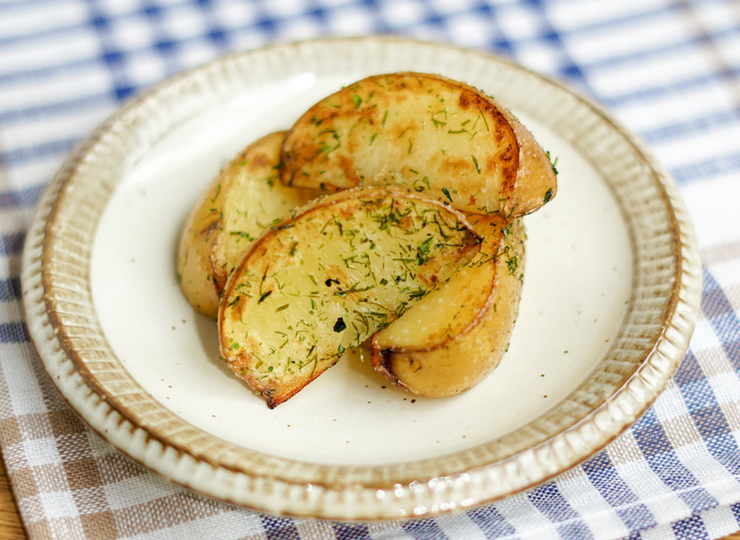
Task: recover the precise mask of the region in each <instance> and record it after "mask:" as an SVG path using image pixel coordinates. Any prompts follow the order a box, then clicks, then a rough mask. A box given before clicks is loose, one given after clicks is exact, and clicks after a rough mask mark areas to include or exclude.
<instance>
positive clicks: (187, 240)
mask: <svg viewBox="0 0 740 540" xmlns="http://www.w3.org/2000/svg"><path fill="white" fill-rule="evenodd" d="M223 194H224V193H223V189H222V181H221V178H220V176H217V177H216V178H214V179H213V180H212V181H211V183H210V185H209V186H208V189H206V191H205V192H204V193H203V195H202V196H201V197H200V199H199V200H198V203H197V204H196V205H195V207H194V208H193V210H191V212H190V214H189V215H188V217H187V220H186V221H185V227H184V228H183V231H182V235H181V236H180V241H179V244H178V249H177V265H176V268H177V281H178V283H179V284H180V289H181V290H182V293H183V295H184V296H185V299H186V300H187V301H188V302H189V303H190V305H191V306H193V308H195V310H196V311H198V312H200V313H202V314H203V315H206V316H208V317H215V316H216V313H217V312H218V302H219V293H218V291H217V290H216V287H215V282H214V279H213V268H212V267H211V250H212V249H213V243H214V242H215V240H216V235H217V234H218V232H219V230H220V228H221V208H222V204H223Z"/></svg>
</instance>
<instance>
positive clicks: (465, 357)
mask: <svg viewBox="0 0 740 540" xmlns="http://www.w3.org/2000/svg"><path fill="white" fill-rule="evenodd" d="M476 230H479V229H478V228H476ZM499 231H501V232H500V234H496V233H494V234H493V235H491V236H488V237H486V238H485V239H484V246H483V248H482V250H481V251H487V252H489V253H490V252H491V250H492V251H493V252H495V253H496V258H495V259H494V260H493V265H492V266H493V280H492V281H491V282H487V281H486V280H487V279H488V277H487V276H488V275H490V274H486V273H484V272H480V273H479V274H478V275H477V277H478V279H480V281H470V282H468V283H467V285H468V286H469V288H471V289H473V288H474V289H476V290H479V291H481V293H480V295H479V296H478V298H477V299H476V301H475V305H476V306H482V307H481V309H480V310H479V311H478V312H477V313H476V314H475V316H474V317H473V318H472V319H470V314H471V310H467V309H466V310H465V311H463V316H462V317H460V318H458V320H457V323H455V318H456V317H455V315H456V313H455V311H454V310H452V309H450V311H448V312H447V313H446V314H445V313H439V315H440V317H441V319H440V320H439V321H437V323H436V327H437V328H438V329H439V328H443V327H444V325H445V322H447V321H450V327H451V329H450V331H449V332H442V333H440V332H436V333H435V332H434V331H433V329H432V330H426V331H425V330H420V331H417V332H415V333H414V332H412V331H411V329H412V328H413V327H414V326H415V325H417V324H420V322H421V320H422V319H424V320H426V319H425V317H427V316H428V315H429V312H430V311H432V310H426V312H425V313H424V312H422V313H420V311H421V310H420V308H422V309H423V307H424V304H425V303H432V304H434V306H435V307H436V306H444V305H445V304H446V305H447V306H448V307H450V306H451V304H453V303H454V302H455V296H454V292H455V291H456V290H458V289H460V288H464V287H465V285H462V282H461V281H459V280H462V279H465V274H463V273H460V274H458V275H456V276H454V277H453V278H452V279H451V280H450V282H449V283H448V284H447V286H446V287H444V288H440V289H438V290H436V291H433V292H432V293H430V294H429V295H428V296H427V297H426V298H424V299H423V300H422V301H421V302H419V303H418V304H416V305H415V306H414V307H413V308H412V309H410V310H409V311H408V312H407V313H406V314H405V315H404V316H403V317H401V318H400V319H398V320H397V321H395V322H394V323H393V324H391V325H389V326H388V327H387V328H386V329H385V330H383V331H381V332H379V333H378V334H376V335H375V336H373V340H372V344H371V358H372V363H373V367H374V368H375V369H376V370H377V371H379V372H381V373H383V374H385V375H386V376H387V377H388V378H389V379H390V380H391V381H393V382H394V383H395V384H397V385H398V386H400V387H402V388H404V389H406V390H408V391H410V392H412V393H415V394H417V395H421V396H426V397H447V396H452V395H455V394H458V393H460V392H464V391H466V390H468V389H470V388H471V387H473V386H475V385H476V384H478V383H479V382H480V381H481V380H483V379H484V378H485V377H486V376H487V375H488V374H489V373H490V372H491V371H493V369H495V368H496V367H497V366H498V364H499V363H500V361H501V359H502V357H503V355H504V353H505V352H506V350H507V349H508V344H509V339H510V337H511V333H512V330H513V328H514V323H515V321H516V317H517V313H518V309H519V300H520V297H521V288H522V278H523V271H524V238H525V232H524V227H523V225H522V223H521V220H520V219H517V220H514V221H513V222H511V223H509V224H507V225H506V226H505V227H503V230H502V229H501V228H499ZM492 244H493V246H492ZM486 266H491V264H490V263H488V264H487V265H486ZM468 277H470V276H468ZM407 316H411V318H410V319H406V317H407ZM465 321H467V322H468V324H467V326H465V325H464V322H465ZM421 328H424V327H423V326H422V327H421ZM427 328H428V326H427ZM453 329H454V330H453Z"/></svg>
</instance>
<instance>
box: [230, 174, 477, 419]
mask: <svg viewBox="0 0 740 540" xmlns="http://www.w3.org/2000/svg"><path fill="white" fill-rule="evenodd" d="M480 242H481V238H480V237H479V236H478V235H477V234H476V233H475V232H474V231H473V229H472V227H471V226H470V225H469V224H468V223H467V221H466V220H465V218H464V217H463V215H462V214H461V213H459V212H457V211H455V210H453V209H451V208H449V207H446V206H445V205H443V204H441V203H439V202H438V201H435V200H433V199H429V198H428V197H425V196H422V195H419V194H416V193H412V192H409V191H407V190H399V189H387V188H367V189H361V190H349V191H343V192H340V193H337V194H334V195H330V196H328V197H324V198H322V199H319V200H317V201H314V202H312V203H309V204H308V205H306V206H305V207H303V208H301V209H300V210H299V211H298V212H297V214H296V215H295V216H293V217H291V218H289V219H286V220H284V221H282V222H281V223H279V224H277V225H275V226H273V227H272V228H271V229H270V230H268V231H266V232H265V233H264V234H263V235H262V236H261V237H260V238H259V239H258V240H257V241H256V242H255V243H254V244H253V245H252V247H251V248H250V250H249V251H248V252H247V254H246V255H245V256H244V258H243V259H242V260H241V262H240V263H239V265H238V267H237V268H236V269H235V271H234V272H233V273H232V275H231V277H230V278H229V281H228V282H227V285H226V288H225V289H224V295H223V299H222V302H221V307H220V309H219V316H218V322H219V339H220V348H221V354H222V356H223V358H224V359H225V360H226V361H227V362H228V364H229V366H230V367H231V369H232V370H233V371H234V373H235V374H236V375H237V376H239V377H241V378H242V379H244V380H245V381H246V382H247V384H248V385H249V386H250V387H251V388H252V390H253V391H254V392H255V393H257V394H258V395H259V396H261V397H262V399H264V401H265V402H266V403H267V405H268V406H269V407H270V408H273V407H275V406H277V405H278V404H280V403H282V402H284V401H286V400H287V399H289V398H290V397H291V396H293V395H294V394H295V393H296V392H298V391H299V390H301V389H302V388H303V387H305V386H306V384H308V383H309V382H310V381H311V380H313V379H315V378H316V377H318V376H319V375H320V374H321V373H322V372H324V371H325V370H326V369H327V368H329V367H331V366H332V365H333V364H334V363H335V362H336V361H337V360H338V359H339V357H340V356H341V355H342V353H343V352H344V351H345V350H346V349H348V348H349V347H354V346H357V345H359V344H361V343H362V342H364V341H365V340H367V339H368V338H369V337H370V336H371V335H372V334H374V333H375V332H377V331H378V330H380V329H381V328H383V327H384V326H386V325H387V324H389V323H390V322H391V321H392V320H394V319H395V318H396V317H398V316H400V315H401V314H402V313H403V312H404V311H405V310H406V309H408V308H409V307H410V306H411V305H412V304H414V303H415V302H417V301H419V300H420V299H421V298H422V297H424V296H425V295H426V294H427V293H428V292H429V291H430V290H432V289H433V288H434V287H435V286H436V285H437V284H438V283H441V282H444V281H447V280H448V279H449V278H450V277H451V276H452V275H453V274H454V272H455V271H456V270H457V269H458V268H459V267H460V266H462V265H464V264H466V263H467V262H468V261H470V260H471V259H472V258H473V257H474V256H475V254H476V253H477V252H478V251H479V249H480Z"/></svg>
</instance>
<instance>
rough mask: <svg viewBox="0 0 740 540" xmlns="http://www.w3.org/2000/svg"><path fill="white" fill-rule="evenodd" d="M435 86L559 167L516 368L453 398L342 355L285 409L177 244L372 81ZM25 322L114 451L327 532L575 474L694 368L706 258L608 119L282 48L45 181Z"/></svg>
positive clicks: (534, 82)
mask: <svg viewBox="0 0 740 540" xmlns="http://www.w3.org/2000/svg"><path fill="white" fill-rule="evenodd" d="M398 70H415V71H426V72H436V73H440V74H443V75H446V76H448V77H452V78H455V79H459V80H463V81H465V82H468V83H470V84H472V85H474V86H478V87H480V88H482V89H484V90H485V91H486V92H487V93H489V94H493V95H495V96H496V97H497V98H498V99H499V101H501V102H502V103H504V104H505V105H506V106H508V107H509V108H510V109H512V110H513V111H514V112H515V113H516V114H518V115H519V116H520V118H521V119H522V120H523V122H524V123H525V125H527V126H528V127H529V128H530V129H531V130H532V131H533V133H534V135H535V137H536V138H537V139H538V140H539V142H540V143H541V144H542V146H543V147H545V148H546V149H548V150H549V151H550V152H551V154H552V155H553V156H557V158H558V163H557V166H558V169H559V171H560V175H559V192H558V195H557V197H556V199H555V200H553V201H552V202H551V203H550V204H548V205H547V206H546V207H545V208H544V209H542V210H541V211H539V212H537V213H536V214H533V215H532V216H529V217H527V218H526V223H527V227H528V233H529V239H528V247H527V257H528V259H527V270H526V276H525V285H524V293H523V299H522V305H521V311H520V316H519V320H518V321H517V325H516V328H515V331H514V336H513V338H512V341H511V347H510V349H509V351H508V353H507V354H506V356H505V357H504V360H503V362H502V364H501V366H500V367H499V368H498V369H497V370H496V371H495V372H494V373H493V374H492V375H491V376H490V377H488V378H487V379H486V380H485V381H484V382H483V383H481V384H480V385H479V386H477V387H475V388H474V389H473V390H471V391H470V392H468V393H466V394H463V395H461V396H458V397H455V398H447V399H442V400H433V399H421V398H413V396H411V395H409V394H405V393H404V392H402V391H400V390H398V389H395V388H393V387H391V386H390V385H389V384H388V383H387V382H386V381H385V380H384V379H382V377H381V376H380V375H378V374H376V373H374V372H373V371H372V369H371V368H370V367H369V365H368V362H367V361H364V362H363V361H362V358H360V357H359V356H358V355H356V354H355V355H351V354H348V355H347V357H346V358H344V359H342V361H341V362H340V363H339V364H338V366H337V367H336V368H334V369H332V370H330V371H329V372H327V373H326V374H325V375H323V376H322V377H320V378H319V379H318V380H317V381H315V382H314V383H312V384H311V385H309V386H308V387H307V388H306V389H304V390H303V391H302V392H300V393H299V394H298V395H296V396H295V397H294V398H293V399H291V400H290V401H289V402H287V403H285V404H283V405H281V406H280V407H278V408H277V409H275V410H269V409H268V408H267V407H266V406H265V405H264V403H263V402H262V401H261V400H260V399H258V398H256V397H254V396H253V395H252V394H251V393H250V392H249V391H248V390H247V389H246V388H245V386H243V384H242V383H241V382H240V381H238V380H237V379H236V378H235V377H233V375H232V374H231V373H230V372H229V370H228V369H227V368H226V367H225V366H223V365H222V364H223V363H222V362H221V361H220V360H218V350H217V343H216V341H217V340H216V327H215V323H214V322H213V321H211V320H209V319H205V318H204V317H202V316H199V315H197V314H195V313H194V311H193V310H192V309H191V308H190V307H189V306H188V304H187V303H186V301H185V300H184V299H183V297H182V295H181V293H180V290H179V288H178V285H177V283H176V276H175V270H174V256H175V246H176V242H177V238H178V236H179V233H180V230H181V228H182V225H183V222H184V219H185V216H186V214H187V213H188V211H189V210H190V208H191V207H192V205H193V204H194V202H195V200H196V198H197V196H198V195H199V194H200V192H201V191H202V190H203V189H204V188H205V186H206V185H207V183H208V182H209V181H210V179H211V178H212V177H213V176H214V175H215V174H216V172H217V171H218V169H219V168H220V166H221V165H223V164H224V163H225V162H226V161H227V160H228V159H230V158H231V157H232V156H233V155H234V154H235V153H236V152H237V151H238V150H239V149H240V148H242V147H243V146H245V145H246V144H248V143H249V142H251V141H253V140H254V139H256V138H257V137H258V136H261V135H264V134H266V133H268V132H271V131H274V130H277V129H285V128H288V127H289V126H290V125H291V124H292V122H293V121H294V120H295V119H297V118H298V116H299V115H300V113H302V112H303V111H304V110H305V109H306V108H307V107H309V106H310V105H311V104H313V103H314V102H315V101H316V100H318V99H319V98H321V97H323V96H325V95H327V94H329V93H331V92H333V91H335V90H337V89H339V88H340V87H341V86H342V85H344V84H347V83H350V82H352V81H354V80H356V79H359V78H361V77H363V76H366V75H369V74H376V73H384V72H392V71H398ZM23 289H24V300H25V307H26V313H27V320H28V326H29V330H30V333H31V336H32V339H33V341H34V343H35V345H36V347H37V350H38V352H39V356H40V357H41V359H42V361H43V362H44V365H45V367H46V369H47V371H48V372H49V374H50V375H51V377H52V379H53V380H54V382H55V383H56V384H57V386H58V387H59V389H60V391H61V392H62V394H63V395H64V397H65V398H66V399H67V400H68V402H69V403H70V405H71V406H72V407H73V408H74V409H75V410H76V411H77V412H78V413H79V414H80V416H81V417H82V418H83V419H84V420H85V421H86V422H87V423H88V424H89V425H90V426H91V427H92V428H93V429H94V430H95V431H96V432H98V433H99V434H101V435H102V436H103V437H104V438H106V439H107V440H108V441H109V442H110V443H111V444H112V445H113V446H115V447H116V448H118V449H120V450H121V451H123V452H124V453H126V454H127V455H129V456H130V457H131V458H133V459H135V460H136V461H138V462H140V463H142V464H143V465H145V466H146V467H148V468H150V469H151V470H153V471H155V472H157V473H159V474H161V475H163V476H165V477H166V478H169V479H171V480H173V481H175V482H177V483H179V484H182V485H184V486H187V487H189V488H191V489H193V490H195V491H197V492H200V493H202V494H205V495H208V496H211V497H215V498H218V499H221V500H225V501H229V502H232V503H235V504H239V505H244V506H247V507H251V508H255V509H258V510H262V511H266V512H271V513H275V514H289V515H296V516H311V517H318V518H330V519H392V518H405V517H412V516H425V515H435V514H440V513H444V512H449V511H454V510H459V509H463V508H466V507H471V506H475V505H479V504H482V503H485V502H488V501H492V500H495V499H498V498H501V497H504V496H507V495H509V494H512V493H516V492H518V491H521V490H523V489H526V488H528V487H531V486H534V485H537V484H539V483H541V482H543V481H545V480H547V479H548V478H550V477H552V476H554V475H557V474H558V473H561V472H563V471H565V470H567V469H568V468H570V467H572V466H574V465H575V464H577V463H579V462H580V461H582V460H584V459H585V458H587V457H589V456H590V455H592V454H593V453H594V452H596V451H597V450H599V449H600V448H602V447H603V446H604V445H605V444H606V443H608V442H609V441H610V440H611V439H613V438H614V437H616V436H617V435H619V434H620V433H621V432H622V431H623V430H625V429H626V428H627V427H629V425H631V423H632V422H634V420H635V419H636V418H637V417H638V416H639V415H640V414H641V413H642V412H643V411H644V410H645V409H646V408H647V407H648V405H649V404H650V403H651V402H652V401H653V400H654V399H655V398H656V397H657V395H658V393H659V392H660V390H661V389H662V388H663V386H664V385H665V384H666V383H667V381H668V379H669V378H670V376H671V374H672V373H673V371H674V369H675V367H676V365H677V364H678V362H679V361H680V360H681V358H682V357H683V354H684V352H685V350H686V347H687V346H688V340H689V337H690V334H691V331H692V330H693V326H694V323H695V319H696V313H697V306H698V300H699V290H700V287H699V261H698V256H697V250H696V247H695V244H694V239H693V233H692V230H691V226H690V223H689V222H688V219H687V216H686V212H685V210H684V208H683V205H682V203H681V202H680V200H679V198H678V195H677V191H676V188H675V186H674V185H673V183H672V181H671V180H670V178H669V177H668V176H667V175H666V174H665V172H664V171H662V170H661V169H660V168H659V167H657V166H656V165H655V164H654V163H653V161H652V160H651V158H650V157H649V156H647V155H646V153H645V151H644V150H643V149H642V148H641V146H640V145H639V144H638V143H637V142H636V141H635V139H634V138H633V137H632V136H631V135H629V134H627V133H625V131H624V130H623V129H621V128H620V127H619V126H617V125H616V124H615V123H614V122H613V121H612V120H611V119H610V118H609V117H608V116H606V115H605V114H604V113H603V112H602V111H600V110H599V109H598V108H596V107H595V106H593V105H592V104H590V103H588V102H587V101H585V100H584V99H582V98H581V97H579V96H577V95H575V94H573V93H572V92H570V91H569V90H567V89H565V88H563V87H562V86H560V85H558V84H556V83H554V82H553V81H550V80H548V79H546V78H543V77H541V76H539V75H537V74H535V73H532V72H530V71H527V70H525V69H523V68H521V67H518V66H516V65H513V64H511V63H509V62H507V61H504V60H501V59H499V58H495V57H492V56H488V55H484V54H480V53H475V52H470V51H466V50H461V49H456V48H452V47H448V46H443V45H436V44H429V43H419V42H413V41H406V40H396V39H388V38H364V39H349V40H348V39H340V40H323V41H310V42H303V43H297V44H284V45H277V46H273V47H269V48H265V49H261V50H256V51H249V52H245V53H242V54H236V55H233V56H229V57H226V58H223V59H220V60H218V61H216V62H214V63H211V64H209V65H206V66H204V67H201V68H199V69H196V70H194V71H191V72H188V73H185V74H183V75H181V76H179V77H176V78H174V79H172V80H168V81H165V82H164V83H162V84H161V85H159V86H157V87H156V88H154V89H153V90H152V91H150V92H148V93H146V94H144V95H142V96H140V97H138V98H137V99H135V100H134V101H132V102H130V103H129V104H127V105H126V106H125V107H123V108H122V109H121V110H120V111H119V112H118V113H117V114H115V115H114V116H113V117H112V118H111V119H110V120H109V121H108V122H107V123H106V124H105V125H104V126H102V127H101V128H100V129H99V130H98V131H96V132H95V133H93V134H92V135H91V136H90V137H89V138H88V139H87V140H86V141H84V142H83V143H82V144H81V145H80V146H79V147H78V148H77V149H76V150H75V152H74V153H73V155H72V156H71V157H70V159H69V160H68V162H67V163H66V164H65V165H64V167H63V168H62V170H61V171H60V172H59V174H58V175H57V176H56V178H55V179H54V181H53V182H52V184H51V185H50V186H49V188H48V190H47V191H46V193H45V195H44V196H43V198H42V201H41V203H40V205H39V209H38V212H37V215H36V217H35V219H34V222H33V224H32V227H31V230H30V232H29V234H28V239H27V244H26V250H25V253H24V262H23Z"/></svg>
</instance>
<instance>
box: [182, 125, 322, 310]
mask: <svg viewBox="0 0 740 540" xmlns="http://www.w3.org/2000/svg"><path fill="white" fill-rule="evenodd" d="M284 139H285V132H284V131H280V132H275V133H271V134H269V135H266V136H264V137H262V138H260V139H258V140H256V141H254V142H253V143H252V144H250V145H248V146H247V147H246V148H245V149H244V150H242V151H241V152H240V153H239V154H238V155H237V156H236V157H235V158H234V159H232V160H231V161H230V162H229V163H228V164H227V165H225V166H224V167H223V168H222V169H221V171H219V174H218V175H217V176H216V177H215V178H214V179H213V181H212V182H211V184H210V185H209V187H208V189H207V191H206V192H205V194H204V195H203V196H202V197H201V198H200V200H199V201H198V203H197V205H196V206H195V208H194V210H193V211H192V212H191V214H190V216H189V217H188V221H187V223H186V226H185V228H184V230H183V234H182V237H181V239H180V245H179V249H178V261H177V267H178V277H179V281H180V287H181V289H182V291H183V294H184V295H185V298H186V299H187V300H188V302H189V303H190V304H191V305H192V306H193V307H194V308H195V309H196V310H197V311H198V312H200V313H202V314H203V315H206V316H208V317H211V318H214V319H215V318H216V314H217V313H218V305H219V300H220V294H221V291H222V290H223V288H224V286H225V285H226V280H227V278H228V276H229V273H230V272H231V271H232V270H233V268H234V267H235V266H236V263H237V262H239V259H240V258H241V256H242V255H243V254H244V252H245V251H246V250H247V249H248V248H249V246H250V245H251V243H252V242H253V241H254V240H255V239H256V238H257V237H258V236H259V235H260V234H261V233H262V231H263V230H264V229H265V228H267V227H269V226H270V224H271V223H272V222H273V221H274V220H276V219H280V218H282V217H284V216H286V215H287V214H289V213H290V212H291V211H292V210H293V209H294V208H296V207H298V206H300V205H302V204H305V203H306V202H307V201H308V200H310V199H312V198H315V197H316V196H318V193H317V192H315V191H312V190H306V189H293V188H289V187H286V186H284V185H282V184H281V183H280V182H279V181H278V174H279V173H278V167H279V164H280V151H281V147H282V143H283V140H284Z"/></svg>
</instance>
